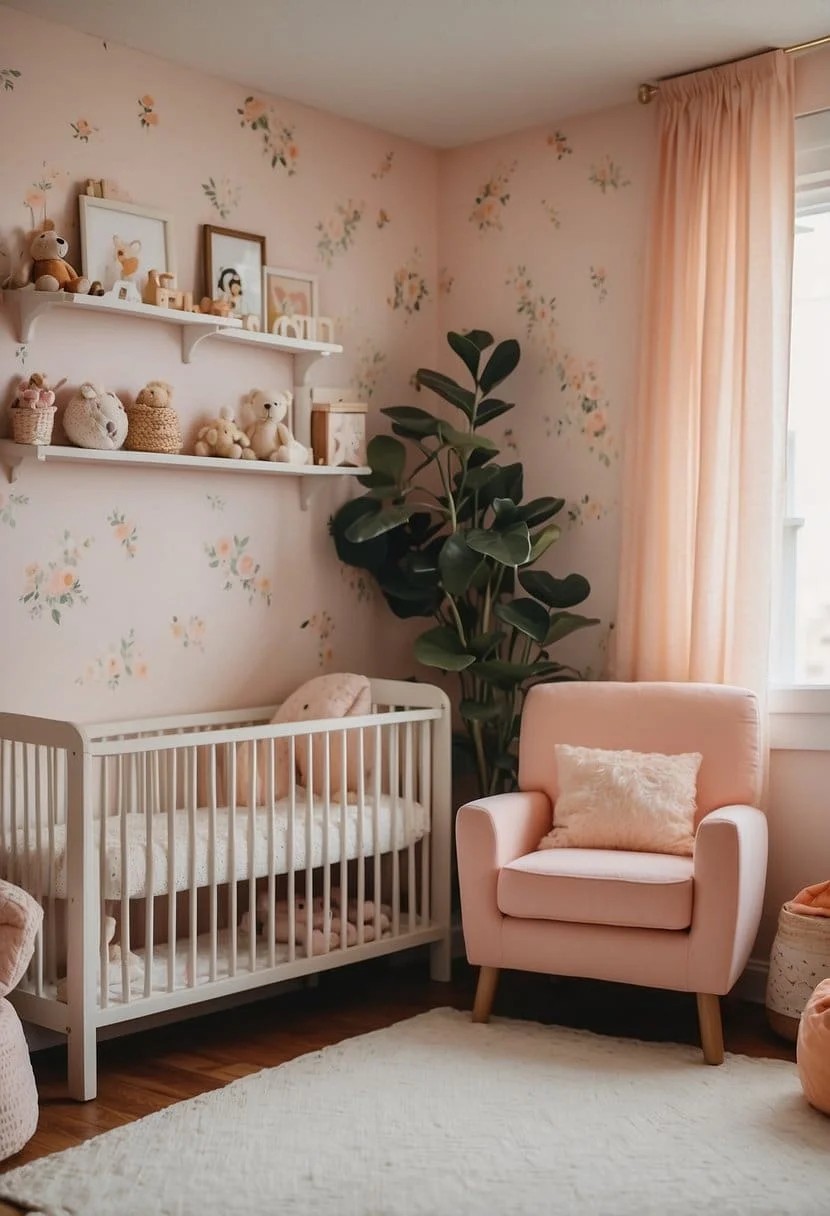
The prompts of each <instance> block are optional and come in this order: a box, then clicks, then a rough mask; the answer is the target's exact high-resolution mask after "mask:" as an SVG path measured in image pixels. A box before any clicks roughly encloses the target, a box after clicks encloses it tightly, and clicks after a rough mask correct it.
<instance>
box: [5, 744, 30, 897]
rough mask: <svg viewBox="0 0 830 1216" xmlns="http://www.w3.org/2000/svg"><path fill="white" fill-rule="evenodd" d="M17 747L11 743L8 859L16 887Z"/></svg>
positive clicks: (18, 879) (17, 836) (17, 846)
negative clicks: (10, 844)
mask: <svg viewBox="0 0 830 1216" xmlns="http://www.w3.org/2000/svg"><path fill="white" fill-rule="evenodd" d="M19 749H20V744H19V743H12V763H11V783H12V788H11V811H12V814H11V838H12V850H11V857H10V859H9V863H10V864H9V882H13V883H15V884H16V885H17V886H18V887H19V886H20V876H19V874H18V850H19V849H20V843H19V842H20V825H19V823H18V817H17V812H18V800H19V797H20V791H19V789H18V781H19V778H18V760H17V758H18V754H19ZM23 847H24V848H26V847H27V845H26V842H25V840H24V845H23Z"/></svg>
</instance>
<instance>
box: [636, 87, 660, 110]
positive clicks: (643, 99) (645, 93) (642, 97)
mask: <svg viewBox="0 0 830 1216" xmlns="http://www.w3.org/2000/svg"><path fill="white" fill-rule="evenodd" d="M656 95H657V85H656V84H641V85H640V87H639V89H638V90H637V100H638V101H639V102H640V104H641V105H644V106H647V105H648V103H649V102H650V101H651V100H652V99H653V98H654V97H656Z"/></svg>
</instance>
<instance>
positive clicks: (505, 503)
mask: <svg viewBox="0 0 830 1216" xmlns="http://www.w3.org/2000/svg"><path fill="white" fill-rule="evenodd" d="M493 514H494V515H495V517H496V522H495V527H496V529H497V530H498V531H501V530H502V529H503V528H506V527H508V526H509V525H510V524H515V523H516V521H517V520H519V519H521V515H520V513H519V508H518V507H517V506H516V504H515V502H514V501H513V499H512V498H494V499H493Z"/></svg>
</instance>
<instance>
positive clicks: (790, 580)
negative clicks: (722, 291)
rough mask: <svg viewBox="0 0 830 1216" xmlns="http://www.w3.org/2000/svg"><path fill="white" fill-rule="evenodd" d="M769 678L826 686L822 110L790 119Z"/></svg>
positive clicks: (827, 430) (827, 326)
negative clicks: (791, 249)
mask: <svg viewBox="0 0 830 1216" xmlns="http://www.w3.org/2000/svg"><path fill="white" fill-rule="evenodd" d="M782 559H783V560H782V578H781V597H780V604H779V628H778V654H777V662H776V667H777V671H776V672H775V676H776V683H778V684H780V685H788V686H805V685H806V686H814V687H815V686H830V111H824V112H822V113H820V114H811V115H808V116H806V117H805V118H800V119H798V121H797V122H796V227H795V254H794V262H793V311H792V347H791V358H790V400H789V420H788V443H787V506H786V518H785V521H784V536H783V546H782Z"/></svg>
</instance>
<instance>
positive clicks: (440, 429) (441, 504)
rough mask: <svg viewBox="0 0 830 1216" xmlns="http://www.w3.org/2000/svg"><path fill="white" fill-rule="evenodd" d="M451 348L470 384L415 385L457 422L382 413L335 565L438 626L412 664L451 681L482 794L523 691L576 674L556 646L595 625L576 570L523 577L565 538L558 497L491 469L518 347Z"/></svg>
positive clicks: (508, 774) (338, 534) (498, 778)
mask: <svg viewBox="0 0 830 1216" xmlns="http://www.w3.org/2000/svg"><path fill="white" fill-rule="evenodd" d="M447 341H448V343H449V345H450V347H451V348H452V350H453V351H454V352H455V354H456V355H457V356H458V357H459V358H460V359H461V361H462V363H463V364H464V366H465V368H466V370H467V372H468V373H469V376H470V378H471V379H472V387H464V386H463V385H461V384H459V383H457V382H456V381H455V380H452V379H450V377H449V376H445V375H443V374H442V373H441V372H436V371H430V370H429V369H428V368H420V369H419V370H418V372H417V375H416V379H417V383H418V384H419V385H420V386H421V387H423V388H426V389H430V390H431V391H432V392H434V393H437V395H438V396H439V397H441V398H443V400H444V401H446V402H448V403H449V404H450V405H451V406H453V407H454V408H455V409H456V410H458V413H459V415H460V417H459V419H458V425H454V423H453V422H450V421H447V420H446V419H444V418H441V417H439V416H437V415H435V414H431V413H429V412H428V411H427V410H425V409H420V408H416V407H414V406H408V405H399V406H392V407H390V408H388V409H384V410H383V411H382V413H384V414H385V415H386V416H387V417H388V418H389V419H390V421H391V425H392V432H393V434H392V435H377V436H375V438H373V439H372V440H371V441H370V443H369V446H368V464H369V466H370V468H371V472H370V473H368V474H366V475H365V476H363V477H361V478H360V481H361V483H362V484H363V485H364V486H365V487H366V493H365V494H364V495H363V496H362V497H360V498H356V499H353V500H352V501H351V502H347V503H346V504H345V505H344V506H343V507H341V508H340V510H339V511H338V512H337V513H336V515H335V516H334V517H333V519H332V521H331V524H330V530H331V534H332V536H333V538H334V543H335V546H336V549H337V554H338V557H339V558H340V560H341V561H343V562H346V563H347V564H348V565H351V566H357V567H359V568H361V569H363V570H366V571H368V573H369V574H371V575H372V576H373V578H374V579H375V580H376V582H377V584H378V586H379V587H380V590H381V592H382V593H383V595H384V597H385V599H386V602H387V603H388V605H389V607H390V608H391V609H392V611H393V612H394V613H395V614H396V615H397V616H398V617H402V618H408V617H416V616H424V617H431V618H433V620H434V622H435V623H434V625H433V626H432V627H431V628H429V629H427V630H426V631H425V632H424V633H422V634H421V635H420V636H419V637H418V638H417V640H416V642H415V657H416V658H417V659H418V660H419V661H420V662H421V663H423V664H425V665H426V666H428V667H437V668H439V669H440V670H441V671H447V672H456V673H457V674H458V678H459V681H460V685H461V689H460V691H461V699H460V704H459V712H460V715H461V718H462V719H463V722H464V725H465V727H466V734H465V735H463V736H462V742H463V745H464V747H465V750H466V751H467V753H468V754H469V755H470V756H471V757H472V759H473V761H474V763H475V766H476V770H477V775H478V783H479V786H480V791H481V793H482V794H493V793H500V792H502V791H503V790H506V789H511V788H513V787H514V786H515V781H516V772H517V758H516V742H517V739H518V735H519V724H520V721H521V712H522V704H523V701H524V697H525V694H526V693H527V691H528V689H529V688H530V687H532V685H533V684H535V683H539V682H542V681H549V680H563V679H573V678H578V675H579V673H578V672H576V671H575V670H574V669H573V668H572V667H569V666H567V665H565V664H563V663H559V662H556V661H555V660H554V659H552V658H551V653H550V652H551V648H552V647H553V646H554V645H555V644H556V643H557V642H559V641H561V640H562V638H564V637H567V635H568V634H570V633H573V632H574V630H576V629H583V628H584V627H585V626H587V625H595V624H598V621H597V620H596V619H593V618H589V617H585V616H582V615H580V614H578V613H575V612H573V611H572V609H573V608H575V607H576V605H577V604H580V603H582V601H583V600H585V599H586V598H587V597H588V595H589V594H590V590H591V588H590V585H589V583H588V580H587V579H585V578H584V577H583V576H582V575H581V574H568V575H567V576H566V577H565V578H556V577H554V575H552V574H550V573H548V572H547V571H545V570H534V569H532V567H533V566H535V565H536V563H537V562H538V561H539V559H540V558H541V557H543V556H544V554H545V553H547V551H548V549H550V547H551V546H552V545H553V544H555V543H556V541H557V540H558V539H559V537H560V535H561V529H560V527H559V525H558V524H556V523H553V522H551V521H552V520H553V518H554V516H556V515H557V514H558V513H559V512H560V511H561V510H562V508H563V506H564V505H565V500H564V499H563V498H553V497H544V498H535V499H533V500H532V501H530V502H526V503H523V501H522V499H523V496H524V476H523V469H522V465H521V463H520V462H518V461H517V462H514V463H511V464H501V463H499V461H498V460H497V457H498V456H499V450H498V448H497V447H496V445H495V443H494V442H493V440H492V439H490V438H489V437H487V436H485V435H484V434H482V428H484V427H486V426H487V425H488V424H489V423H491V422H494V421H495V419H496V418H499V417H501V416H502V415H504V414H506V413H507V412H508V411H509V410H512V409H513V408H514V405H513V403H511V402H508V401H505V400H504V399H503V398H501V397H494V396H492V395H491V394H492V393H493V392H494V390H495V389H496V388H498V386H499V385H500V384H502V383H503V382H504V381H505V380H506V379H507V377H508V376H510V375H511V373H512V372H513V371H514V370H515V368H516V366H517V364H518V362H519V358H520V355H521V352H520V348H519V343H518V342H516V341H515V340H514V339H509V340H507V341H505V342H500V343H499V344H498V345H497V346H495V349H493V350H492V353H490V354H489V356H488V357H486V359H485V358H484V356H485V352H487V351H489V350H490V348H491V347H492V346H493V343H494V339H493V336H492V334H489V333H486V332H485V331H484V330H471V331H470V332H468V333H463V334H462V333H452V332H451V333H449V334H448V335H447ZM482 363H483V366H482ZM403 440H406V441H407V443H408V445H409V447H407V444H405V443H404V442H402V441H403ZM409 453H411V454H412V455H413V457H414V459H412V460H409V459H408V455H409Z"/></svg>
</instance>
